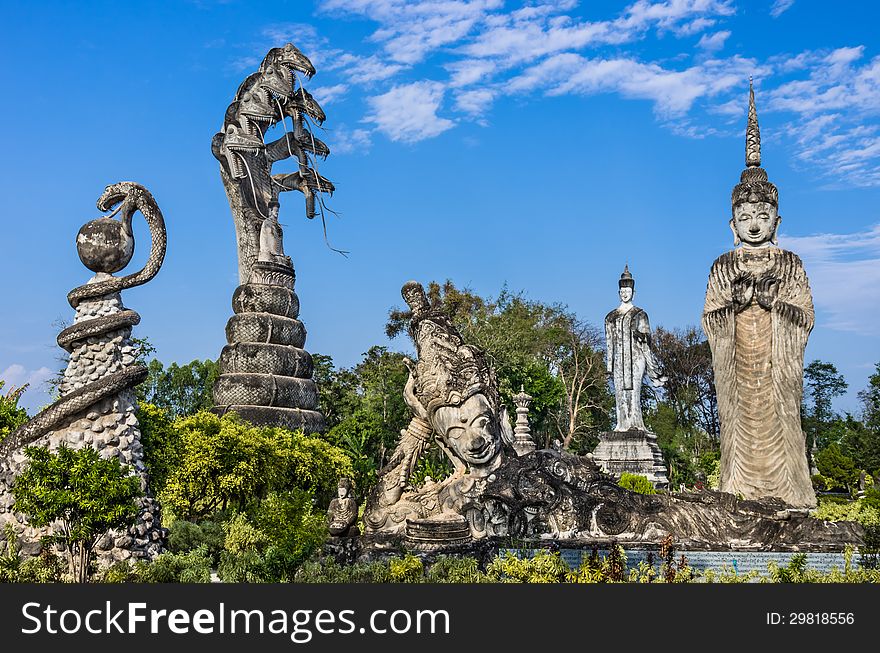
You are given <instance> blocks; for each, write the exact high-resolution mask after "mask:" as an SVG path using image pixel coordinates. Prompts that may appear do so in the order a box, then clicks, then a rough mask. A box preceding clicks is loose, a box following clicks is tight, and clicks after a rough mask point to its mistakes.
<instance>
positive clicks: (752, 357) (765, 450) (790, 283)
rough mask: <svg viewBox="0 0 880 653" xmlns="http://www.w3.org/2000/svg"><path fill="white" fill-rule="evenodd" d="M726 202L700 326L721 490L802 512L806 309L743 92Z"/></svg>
mask: <svg viewBox="0 0 880 653" xmlns="http://www.w3.org/2000/svg"><path fill="white" fill-rule="evenodd" d="M732 203H733V217H732V218H731V220H730V227H731V229H732V230H733V236H734V246H735V248H734V249H733V250H731V251H729V252H727V253H725V254H722V255H721V256H719V257H718V259H717V260H716V261H715V263H714V264H713V265H712V271H711V272H710V274H709V283H708V287H707V289H706V304H705V309H704V311H703V320H702V322H703V329H704V331H705V332H706V336H707V338H708V339H709V344H710V346H711V348H712V363H713V366H714V370H715V386H716V389H717V392H718V413H719V417H720V422H721V490H722V491H724V492H730V493H733V494H739V495H742V496H743V497H745V498H747V499H756V498H759V497H764V496H772V497H779V498H781V499H783V500H784V501H785V502H786V503H787V504H789V505H791V506H793V507H796V508H810V507H813V506H815V505H816V496H815V493H814V492H813V488H812V484H811V482H810V472H809V468H808V466H807V457H806V450H805V444H804V433H803V431H802V429H801V418H800V409H801V399H802V396H803V365H804V348H805V347H806V345H807V338H808V336H809V334H810V331H811V330H812V328H813V321H814V314H813V301H812V297H811V294H810V285H809V281H808V279H807V275H806V272H805V271H804V266H803V263H802V262H801V260H800V258H798V256H797V255H796V254H794V253H793V252H789V251H786V250H784V249H781V248H779V247H778V246H777V240H776V231H777V229H778V227H779V221H780V217H779V214H778V207H779V203H778V192H777V189H776V186H774V185H773V184H772V183H770V182H769V181H768V179H767V173H766V171H765V170H764V169H763V168H761V135H760V131H759V129H758V116H757V112H756V110H755V94H754V90H753V89H752V87H751V83H750V84H749V114H748V126H747V129H746V169H745V170H744V171H743V172H742V176H741V178H740V183H739V184H737V185H736V187H735V188H734V189H733V196H732Z"/></svg>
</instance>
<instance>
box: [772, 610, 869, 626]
mask: <svg viewBox="0 0 880 653" xmlns="http://www.w3.org/2000/svg"><path fill="white" fill-rule="evenodd" d="M855 621H856V618H855V614H853V613H852V612H791V613H789V615H788V624H789V625H791V626H813V625H816V626H833V625H837V624H846V625H851V624H854V623H855Z"/></svg>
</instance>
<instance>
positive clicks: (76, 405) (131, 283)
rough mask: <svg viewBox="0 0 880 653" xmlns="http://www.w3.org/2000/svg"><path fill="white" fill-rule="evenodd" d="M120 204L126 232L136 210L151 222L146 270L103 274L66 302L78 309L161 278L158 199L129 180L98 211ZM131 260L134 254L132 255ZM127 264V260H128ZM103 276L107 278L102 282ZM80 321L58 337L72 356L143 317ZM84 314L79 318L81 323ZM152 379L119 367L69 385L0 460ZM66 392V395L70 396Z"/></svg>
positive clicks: (121, 314)
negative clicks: (150, 243)
mask: <svg viewBox="0 0 880 653" xmlns="http://www.w3.org/2000/svg"><path fill="white" fill-rule="evenodd" d="M120 203H121V204H120ZM117 204H120V206H119V208H118V209H117V211H118V212H120V213H121V216H122V222H121V224H120V226H121V228H122V229H123V230H124V231H125V232H127V233H128V234H129V235H130V234H131V219H132V216H133V215H134V213H135V211H140V212H141V214H142V215H143V216H144V218H146V220H147V225H148V226H149V228H150V235H151V237H152V246H151V248H150V255H149V258H148V259H147V263H146V265H145V266H144V267H143V269H141V270H140V271H139V272H136V273H134V274H130V275H127V276H124V277H112V276H110V275H109V274H107V273H106V272H98V274H97V275H96V276H95V277H94V278H93V279H92V282H90V283H86V284H83V285H82V286H78V287H76V288H74V289H73V290H71V291H70V292H69V293H68V294H67V301H68V303H69V304H70V306H71V307H72V308H74V309H79V308H80V305H81V304H83V303H84V302H89V301H93V302H94V301H101V300H103V299H105V298H108V297H114V296H115V297H117V298H118V295H119V293H120V292H121V291H122V290H125V289H127V288H133V287H135V286H139V285H141V284H144V283H147V282H148V281H149V280H150V279H152V278H153V277H155V276H156V274H157V273H158V272H159V268H160V267H162V262H163V260H164V259H165V248H166V245H167V235H166V232H165V220H164V218H163V216H162V212H161V211H160V210H159V207H158V205H157V204H156V200H154V199H153V196H152V195H151V194H150V192H149V191H148V190H147V189H146V188H144V187H143V186H141V185H140V184H136V183H134V182H130V181H123V182H119V183H117V184H112V185H110V186H108V187H107V188H106V189H105V191H104V193H103V194H102V195H101V197H100V198H99V199H98V202H97V206H98V209H99V210H101V211H110V210H111V209H113V207H115V206H116V205H117ZM129 258H130V255H129ZM126 262H127V261H126ZM102 275H103V276H104V277H106V278H102V279H99V277H101V276H102ZM84 315H86V316H87V317H86V319H83V320H81V321H77V322H75V323H74V324H73V325H72V326H70V327H68V328H66V329H64V330H63V331H62V332H61V333H59V334H58V339H57V342H58V345H59V346H60V347H61V348H63V349H65V350H66V351H67V352H68V353H70V354H73V353H74V352H76V351H77V350H78V349H82V348H83V347H88V346H89V345H92V344H94V343H95V342H97V340H98V339H99V338H101V337H102V336H106V335H108V334H112V333H113V332H120V333H123V334H124V337H126V338H127V337H128V335H130V334H131V327H133V326H134V325H136V324H138V323H139V322H140V320H141V318H140V315H138V314H137V313H136V312H135V311H132V310H121V309H120V310H116V311H113V312H112V313H110V314H108V315H105V316H103V317H92V316H88V315H87V313H85V312H84ZM79 317H80V315H79V314H78V315H77V318H79ZM146 378H147V368H146V366H144V365H141V364H139V363H134V362H133V363H131V364H129V365H123V364H122V363H121V360H120V364H119V365H117V366H115V369H114V371H109V372H108V373H105V374H103V375H101V376H100V378H98V379H95V380H93V381H90V382H88V383H85V384H80V385H79V387H73V386H72V385H68V386H67V387H62V388H61V397H60V398H59V399H58V400H57V401H55V402H54V403H52V405H50V406H49V407H47V408H46V409H44V410H43V411H41V412H40V413H39V414H37V415H36V416H35V417H34V418H33V419H31V420H29V421H28V422H26V423H25V424H23V425H22V426H21V427H19V428H18V429H17V430H16V431H14V432H13V433H11V434H10V435H9V437H8V438H7V439H6V440H4V441H3V443H2V444H0V457H3V456H5V455H6V454H8V453H9V452H10V451H12V450H14V449H18V448H22V447H25V446H27V445H28V444H30V443H31V442H33V441H34V440H36V439H38V438H39V437H40V436H42V435H45V434H46V433H48V432H49V431H51V430H52V429H54V428H55V427H57V426H58V425H60V424H63V423H64V422H65V421H68V420H69V419H70V418H71V417H73V416H74V415H76V414H78V413H81V412H83V411H85V410H87V409H88V408H89V407H90V406H93V405H94V404H96V403H98V402H99V401H101V400H102V399H105V398H107V397H111V396H113V395H114V394H117V393H119V392H122V391H124V390H126V389H129V388H133V387H134V386H136V385H137V384H139V383H141V382H142V381H143V380H144V379H146ZM65 391H66V392H65Z"/></svg>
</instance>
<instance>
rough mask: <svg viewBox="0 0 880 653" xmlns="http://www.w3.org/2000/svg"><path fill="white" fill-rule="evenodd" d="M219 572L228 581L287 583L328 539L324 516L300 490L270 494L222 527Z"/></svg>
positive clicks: (309, 496)
mask: <svg viewBox="0 0 880 653" xmlns="http://www.w3.org/2000/svg"><path fill="white" fill-rule="evenodd" d="M224 531H225V533H226V537H225V540H224V547H223V548H224V550H223V552H222V553H221V554H220V561H219V564H218V567H217V573H218V574H219V576H220V578H222V579H223V580H224V581H226V582H241V583H244V582H250V583H253V582H288V581H291V580H293V579H294V577H295V575H296V570H297V569H298V568H299V566H300V565H301V564H302V563H303V562H304V561H305V560H307V559H308V558H309V557H310V556H311V555H312V554H313V553H314V552H315V551H317V550H318V549H320V547H321V546H322V544H323V543H324V541H325V540H326V538H327V527H326V523H325V518H324V515H323V514H320V513H315V512H313V509H312V498H311V495H310V494H309V493H308V492H304V491H301V490H297V491H291V492H287V493H278V492H273V493H270V494H269V496H267V497H266V499H265V500H263V502H262V503H260V504H259V505H258V506H256V507H255V508H253V509H252V510H251V511H250V513H248V514H245V513H239V514H237V515H235V516H234V517H233V518H232V519H231V520H229V521H228V522H226V524H224Z"/></svg>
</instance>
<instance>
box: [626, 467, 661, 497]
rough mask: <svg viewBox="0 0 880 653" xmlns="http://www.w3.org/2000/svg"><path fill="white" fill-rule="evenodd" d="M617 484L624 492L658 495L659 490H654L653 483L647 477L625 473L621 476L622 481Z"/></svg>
mask: <svg viewBox="0 0 880 653" xmlns="http://www.w3.org/2000/svg"><path fill="white" fill-rule="evenodd" d="M617 484H618V485H619V486H620V487H622V488H623V489H624V490H629V491H630V492H636V493H637V494H657V490H655V489H654V484H653V483H651V481H649V480H648V478H647V477H646V476H642V475H641V474H630V473H629V472H623V473H622V474H621V475H620V480H619V481H617Z"/></svg>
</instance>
